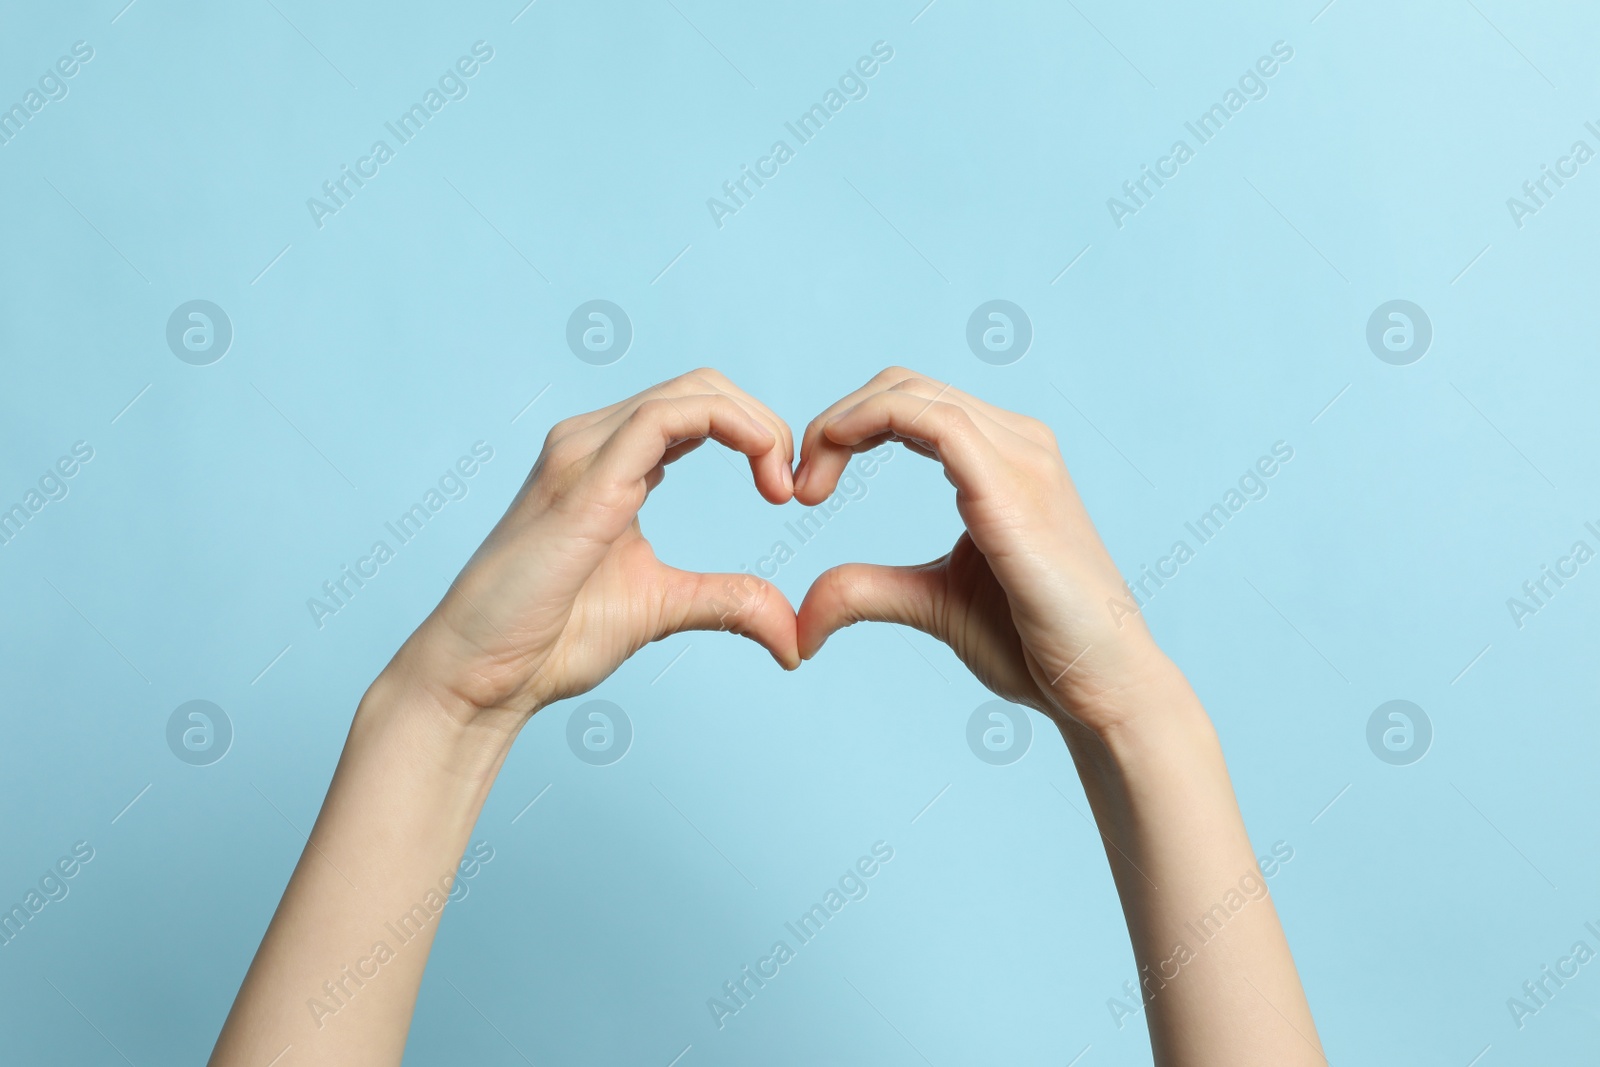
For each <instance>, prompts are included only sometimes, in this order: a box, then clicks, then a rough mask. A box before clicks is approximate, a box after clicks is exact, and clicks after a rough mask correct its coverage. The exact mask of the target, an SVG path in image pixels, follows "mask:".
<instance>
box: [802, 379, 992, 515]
mask: <svg viewBox="0 0 1600 1067" xmlns="http://www.w3.org/2000/svg"><path fill="white" fill-rule="evenodd" d="M987 421H988V420H986V419H984V418H983V417H982V416H981V415H974V414H973V413H972V412H970V411H968V410H967V409H966V408H963V407H962V406H960V405H959V404H952V403H948V402H946V401H943V400H926V399H923V398H922V397H919V396H915V395H913V394H911V393H909V392H901V391H898V390H887V391H884V392H880V393H875V394H873V395H872V396H870V397H868V398H867V399H865V400H863V401H862V402H861V403H859V404H857V405H856V406H855V407H852V408H849V409H848V410H846V411H844V412H841V413H839V414H838V415H836V416H834V417H833V419H832V420H830V421H829V422H827V423H825V424H824V425H823V430H822V435H821V437H820V438H819V439H818V442H817V444H816V446H815V448H814V449H813V451H812V453H811V455H810V456H808V457H807V460H806V466H807V468H808V471H807V472H806V473H805V475H804V480H803V481H802V483H801V485H800V487H799V489H798V490H797V491H796V494H795V495H796V496H797V497H798V498H799V499H800V500H801V502H802V503H811V504H815V503H818V502H820V501H822V500H825V499H826V498H827V496H828V494H830V493H832V492H833V489H834V486H835V485H836V484H837V483H838V481H839V476H840V475H841V474H842V473H843V472H844V467H845V464H846V463H848V462H849V461H850V457H851V456H852V455H854V454H855V453H856V451H858V450H859V449H860V448H861V447H863V446H865V447H871V445H868V444H867V442H872V441H882V440H896V441H902V442H904V443H905V444H906V445H907V446H909V447H911V448H912V449H913V450H914V451H917V452H920V453H921V454H923V455H929V454H932V455H933V456H934V458H936V459H937V460H938V461H939V462H940V463H941V464H943V466H944V469H945V473H946V475H947V476H948V477H949V479H950V481H951V482H952V483H953V484H954V485H955V487H956V488H957V489H958V490H961V491H963V492H964V493H966V494H967V495H969V496H976V495H978V494H980V493H981V492H982V491H983V488H984V486H985V485H986V484H992V481H993V479H992V475H994V474H995V472H997V471H998V470H999V469H1000V456H999V452H998V450H997V449H996V447H995V444H994V442H993V441H992V440H991V439H990V438H989V436H987V435H986V434H985V432H984V426H983V423H985V422H987Z"/></svg>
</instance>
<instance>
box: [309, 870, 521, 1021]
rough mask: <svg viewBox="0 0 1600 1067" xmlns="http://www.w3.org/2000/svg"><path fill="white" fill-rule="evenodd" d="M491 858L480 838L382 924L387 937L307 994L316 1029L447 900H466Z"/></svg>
mask: <svg viewBox="0 0 1600 1067" xmlns="http://www.w3.org/2000/svg"><path fill="white" fill-rule="evenodd" d="M493 859H494V846H493V845H491V844H489V842H487V841H479V842H478V843H477V844H475V845H473V846H472V847H471V848H470V849H468V850H467V854H466V855H465V856H463V857H462V858H461V862H460V863H457V864H456V865H455V866H454V867H453V868H451V869H450V870H448V871H446V872H445V873H444V874H442V875H440V876H439V880H438V881H437V882H435V883H434V884H432V885H430V886H428V888H427V889H426V890H425V891H424V892H423V894H422V899H421V900H420V901H418V902H416V903H414V904H412V905H411V908H410V910H409V911H407V912H406V913H405V914H404V915H401V916H400V917H398V918H397V919H395V920H394V921H392V922H386V923H384V924H383V929H384V932H385V934H387V935H388V936H387V937H379V938H377V939H376V940H374V941H373V943H372V948H371V950H370V951H369V952H367V954H366V955H364V956H361V957H359V958H357V959H356V960H355V961H354V962H352V963H347V964H345V965H344V966H343V967H341V968H339V973H338V974H336V975H334V976H333V977H332V978H330V979H328V980H327V981H325V982H323V983H322V992H321V993H320V994H318V995H316V996H313V997H307V998H306V1008H307V1009H308V1010H310V1012H311V1021H312V1022H314V1023H316V1024H317V1029H318V1030H321V1029H322V1028H323V1026H325V1025H326V1024H327V1021H328V1017H329V1016H332V1015H337V1014H339V1013H340V1012H341V1011H343V1010H344V1009H345V1008H348V1007H349V1006H350V1003H351V1002H352V1001H353V1000H355V998H356V995H357V994H358V993H360V992H361V990H363V989H365V988H366V987H367V983H368V982H371V981H372V980H373V979H375V978H377V977H378V975H379V974H381V973H382V972H383V967H384V965H385V964H388V963H390V962H392V961H393V960H394V959H395V957H396V956H397V955H398V954H399V951H400V949H402V948H405V947H406V946H407V945H409V944H410V943H411V942H412V941H415V940H416V939H417V938H418V937H420V936H421V935H422V933H423V932H424V931H425V930H426V929H427V927H428V924H429V923H430V922H432V921H433V920H434V919H436V918H438V917H439V915H440V914H442V913H443V912H444V907H445V904H446V903H448V902H456V903H459V902H460V901H462V900H465V899H466V897H467V894H468V893H469V892H471V887H470V886H469V885H468V884H467V883H468V881H469V880H470V879H472V878H475V877H477V875H478V872H479V871H481V870H482V869H483V865H484V864H486V863H488V862H490V861H491V860H493ZM390 939H393V941H394V944H393V945H390V944H389V940H390Z"/></svg>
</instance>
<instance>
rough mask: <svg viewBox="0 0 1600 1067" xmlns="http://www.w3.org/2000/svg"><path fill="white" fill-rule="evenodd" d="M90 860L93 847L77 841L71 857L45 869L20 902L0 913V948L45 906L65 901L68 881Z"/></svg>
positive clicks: (14, 938)
mask: <svg viewBox="0 0 1600 1067" xmlns="http://www.w3.org/2000/svg"><path fill="white" fill-rule="evenodd" d="M92 859H94V846H93V845H91V844H89V842H87V841H78V842H76V843H75V844H73V846H72V852H71V854H69V855H65V856H62V857H61V858H60V859H58V860H56V861H55V862H54V863H52V864H51V865H50V866H49V867H46V868H45V871H44V874H42V875H40V876H39V881H38V884H37V885H34V886H29V887H28V892H27V893H26V894H25V895H24V896H23V898H22V901H21V903H18V904H13V905H11V909H10V910H9V911H4V912H0V946H5V945H9V944H11V942H13V941H15V940H16V939H17V938H18V937H19V936H21V934H22V931H23V929H24V928H25V927H26V926H27V925H28V924H29V923H30V922H32V921H33V920H34V917H35V916H37V915H38V914H39V913H40V912H42V911H44V909H45V907H46V906H47V905H49V904H53V903H56V902H58V901H62V900H66V899H67V894H68V893H69V892H71V891H72V887H71V886H70V885H69V884H68V882H69V880H70V879H72V878H76V877H77V876H78V872H79V871H81V870H83V868H84V866H85V865H86V864H88V862H89V861H90V860H92Z"/></svg>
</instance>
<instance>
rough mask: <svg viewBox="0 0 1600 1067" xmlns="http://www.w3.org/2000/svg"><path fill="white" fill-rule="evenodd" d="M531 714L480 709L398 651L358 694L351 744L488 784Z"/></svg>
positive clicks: (449, 775) (426, 769)
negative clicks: (444, 689)
mask: <svg viewBox="0 0 1600 1067" xmlns="http://www.w3.org/2000/svg"><path fill="white" fill-rule="evenodd" d="M530 715H531V712H528V713H511V712H508V711H503V710H484V709H481V708H477V707H474V706H472V705H470V704H468V703H467V702H465V701H463V700H460V699H458V698H454V697H452V696H450V695H448V694H446V693H441V692H440V691H438V690H437V689H435V688H434V687H432V686H429V685H427V684H426V683H425V682H424V680H423V679H421V678H419V677H417V676H416V674H415V673H414V672H412V671H411V670H410V669H409V668H408V666H407V664H406V663H405V662H403V661H402V659H401V658H400V657H398V656H397V657H396V658H395V660H393V661H391V662H390V663H389V665H388V666H386V667H385V668H384V669H383V670H382V671H381V672H379V674H378V676H377V678H375V679H373V682H372V684H371V685H370V686H368V687H367V691H366V693H365V694H363V695H362V698H361V702H360V704H359V705H358V706H357V708H356V714H355V719H354V721H353V722H352V723H351V726H350V740H349V745H350V746H351V747H357V748H368V749H371V748H381V749H383V750H385V751H386V752H388V753H390V754H391V756H393V757H395V758H399V759H402V760H404V761H405V762H406V764H407V765H408V766H409V767H411V768H414V769H415V770H417V771H420V772H423V773H438V774H441V775H444V776H446V777H447V778H451V779H456V780H460V781H463V782H466V783H469V784H474V785H476V784H481V785H482V786H483V787H484V788H485V789H487V787H488V784H489V783H491V782H492V781H493V780H494V777H495V775H496V774H497V773H498V772H499V769H500V765H501V764H502V763H503V762H504V761H505V757H506V755H507V754H508V753H509V752H510V751H511V745H512V743H513V742H514V741H515V740H516V737H517V733H518V732H519V731H520V730H521V728H522V725H523V723H525V722H526V721H527V720H528V718H529V717H530Z"/></svg>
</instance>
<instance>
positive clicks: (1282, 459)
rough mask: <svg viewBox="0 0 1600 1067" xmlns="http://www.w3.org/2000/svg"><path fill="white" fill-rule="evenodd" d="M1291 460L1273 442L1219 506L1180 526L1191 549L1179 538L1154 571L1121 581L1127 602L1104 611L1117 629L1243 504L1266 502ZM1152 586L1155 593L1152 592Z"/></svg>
mask: <svg viewBox="0 0 1600 1067" xmlns="http://www.w3.org/2000/svg"><path fill="white" fill-rule="evenodd" d="M1293 458H1294V446H1292V445H1290V444H1289V443H1288V442H1287V441H1276V442H1274V443H1273V445H1272V452H1271V454H1270V455H1262V456H1260V457H1258V458H1257V459H1256V461H1255V464H1254V465H1253V466H1251V467H1249V468H1247V469H1246V470H1245V472H1244V473H1243V474H1242V475H1240V476H1239V482H1238V487H1237V488H1234V487H1232V486H1230V487H1229V488H1228V491H1227V492H1225V493H1223V494H1222V499H1221V500H1220V501H1219V502H1217V503H1215V504H1212V505H1211V507H1209V508H1207V509H1206V510H1205V511H1203V512H1201V513H1200V515H1199V516H1198V517H1197V518H1195V519H1194V521H1192V522H1186V523H1184V524H1183V527H1184V529H1186V530H1188V531H1189V533H1191V534H1193V535H1194V539H1195V546H1194V547H1191V546H1190V545H1189V542H1188V541H1187V540H1185V539H1183V538H1179V539H1178V540H1177V541H1174V542H1173V543H1172V548H1171V549H1170V550H1168V553H1167V555H1165V556H1162V557H1161V558H1160V559H1158V560H1156V562H1155V566H1154V567H1153V568H1152V567H1151V565H1150V564H1145V565H1144V566H1143V567H1141V568H1140V570H1139V577H1138V578H1136V579H1135V580H1133V581H1131V582H1130V581H1127V580H1126V579H1124V581H1123V585H1124V586H1125V587H1126V588H1127V591H1128V595H1127V597H1126V599H1124V598H1119V597H1107V598H1106V609H1107V610H1108V611H1110V612H1111V621H1112V622H1114V623H1116V624H1117V628H1118V629H1121V628H1122V624H1123V623H1124V621H1126V620H1127V619H1128V618H1129V617H1130V616H1133V615H1137V614H1139V612H1141V611H1143V610H1144V608H1145V605H1147V604H1149V603H1150V601H1151V599H1153V598H1154V597H1155V595H1156V593H1158V592H1159V591H1160V590H1162V589H1163V588H1165V587H1166V585H1167V583H1168V582H1169V581H1171V580H1172V579H1174V578H1176V577H1177V576H1178V574H1179V571H1180V568H1182V567H1183V565H1184V564H1186V563H1188V562H1189V561H1190V560H1192V559H1194V558H1195V556H1196V555H1197V554H1198V551H1199V549H1200V548H1201V547H1204V546H1205V545H1207V544H1209V543H1210V542H1211V541H1212V540H1213V539H1214V538H1215V537H1216V536H1217V535H1218V534H1219V533H1221V532H1222V528H1223V527H1224V526H1225V525H1227V523H1228V520H1229V519H1231V518H1233V517H1234V516H1235V515H1237V514H1239V512H1241V511H1243V510H1244V508H1245V505H1246V504H1248V503H1250V502H1251V501H1254V500H1265V499H1266V497H1267V493H1268V492H1269V489H1268V486H1267V482H1268V481H1269V480H1270V479H1272V478H1273V477H1275V476H1276V475H1277V473H1278V472H1279V471H1280V470H1282V469H1283V466H1284V465H1286V464H1287V463H1288V462H1289V461H1290V460H1291V459H1293ZM1169 568H1170V569H1169ZM1152 583H1154V585H1155V588H1154V589H1152V588H1151V584H1152Z"/></svg>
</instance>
